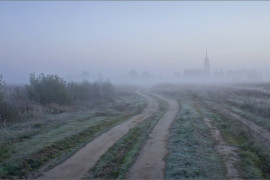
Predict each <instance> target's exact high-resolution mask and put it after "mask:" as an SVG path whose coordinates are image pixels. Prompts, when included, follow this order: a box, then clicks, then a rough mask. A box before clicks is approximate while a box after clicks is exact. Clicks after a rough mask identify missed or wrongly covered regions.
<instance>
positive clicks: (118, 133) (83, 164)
mask: <svg viewBox="0 0 270 180" xmlns="http://www.w3.org/2000/svg"><path fill="white" fill-rule="evenodd" d="M139 94H140V95H141V96H143V97H145V98H146V99H147V101H148V105H147V107H146V108H145V110H144V111H143V112H142V113H141V114H140V115H137V116H134V117H132V118H130V119H128V120H127V121H125V122H123V123H121V124H119V125H117V126H115V127H114V128H112V129H111V130H109V131H108V132H106V133H104V134H102V135H101V136H99V137H97V138H96V139H95V140H93V141H91V142H90V143H89V144H87V145H86V146H85V147H84V148H82V149H80V150H79V151H78V152H76V153H75V154H74V155H73V156H72V157H71V158H69V159H67V160H66V161H64V162H63V163H62V164H60V165H58V166H56V167H55V168H53V169H51V170H49V171H48V172H45V173H44V174H43V176H41V177H40V179H66V178H67V179H74V178H76V179H78V178H82V177H83V176H84V175H85V174H86V173H87V172H88V171H89V169H91V168H92V167H93V166H94V165H95V164H96V162H97V161H98V159H99V158H100V157H101V156H102V155H103V154H104V153H105V152H106V151H107V150H108V149H109V148H110V147H111V146H112V145H113V144H114V143H115V142H116V141H118V140H119V139H120V138H121V137H122V136H124V135H125V134H126V133H127V132H128V131H129V129H130V128H132V127H135V125H136V124H138V123H140V122H142V121H144V120H145V119H146V118H148V117H150V116H151V115H152V114H153V113H154V112H157V111H158V102H157V100H156V99H155V98H153V97H151V96H149V95H146V94H144V93H143V94H142V93H139Z"/></svg>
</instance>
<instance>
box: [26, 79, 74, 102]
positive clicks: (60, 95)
mask: <svg viewBox="0 0 270 180" xmlns="http://www.w3.org/2000/svg"><path fill="white" fill-rule="evenodd" d="M27 94H28V96H29V99H31V100H33V101H36V102H38V103H41V104H50V103H56V104H60V105H61V104H65V103H67V102H68V101H69V98H68V94H67V89H66V82H65V81H64V80H63V79H62V78H60V77H58V76H57V75H44V74H40V75H39V76H38V77H36V76H35V74H30V85H29V86H27Z"/></svg>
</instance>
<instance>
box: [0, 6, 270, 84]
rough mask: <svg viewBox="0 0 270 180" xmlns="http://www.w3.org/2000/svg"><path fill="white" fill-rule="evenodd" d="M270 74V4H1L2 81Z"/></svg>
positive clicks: (0, 61)
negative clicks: (202, 72)
mask: <svg viewBox="0 0 270 180" xmlns="http://www.w3.org/2000/svg"><path fill="white" fill-rule="evenodd" d="M206 48H207V49H208V55H209V59H210V65H211V68H212V70H219V69H223V70H229V69H240V68H248V69H257V70H258V71H270V2H266V1H261V2H256V1H246V2H235V1H229V2H224V1H208V2H207V1H202V2H198V1H191V2H185V1H171V2H162V1H156V2H155V1H148V2H141V1H133V2H131V1H127V2H119V1H118V2H111V1H102V2H86V1H80V2H76V1H67V2H64V1H59V2H56V1H49V2H44V1H38V2H34V1H28V2H0V74H3V75H4V80H5V81H6V82H7V83H22V82H27V81H28V77H29V76H28V75H29V73H32V72H36V73H41V72H44V73H57V74H59V75H62V76H65V75H67V74H78V73H81V72H82V71H85V70H87V71H89V72H92V73H98V72H102V73H103V74H109V75H120V74H125V73H127V72H128V71H129V70H131V69H135V70H137V71H144V70H146V71H150V72H153V73H159V72H160V73H168V74H169V73H170V74H172V72H175V71H182V70H184V69H188V68H201V67H202V63H203V58H204V56H205V49H206Z"/></svg>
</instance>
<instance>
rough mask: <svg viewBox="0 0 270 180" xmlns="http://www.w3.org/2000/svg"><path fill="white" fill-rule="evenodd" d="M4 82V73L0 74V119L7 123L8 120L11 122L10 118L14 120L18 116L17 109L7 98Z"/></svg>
mask: <svg viewBox="0 0 270 180" xmlns="http://www.w3.org/2000/svg"><path fill="white" fill-rule="evenodd" d="M3 84H4V83H3V81H2V75H0V121H2V122H4V125H6V124H5V123H6V122H10V120H14V119H15V118H16V117H17V111H16V110H15V109H14V107H13V106H12V105H11V104H10V103H9V102H7V101H6V100H5V97H4V92H3V88H4V87H3V86H4V85H3Z"/></svg>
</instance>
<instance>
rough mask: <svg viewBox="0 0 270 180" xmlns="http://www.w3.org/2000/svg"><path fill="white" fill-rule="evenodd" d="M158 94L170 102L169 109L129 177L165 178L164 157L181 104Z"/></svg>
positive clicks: (156, 127)
mask: <svg viewBox="0 0 270 180" xmlns="http://www.w3.org/2000/svg"><path fill="white" fill-rule="evenodd" d="M156 96H157V97H159V98H160V99H163V100H165V101H167V102H168V104H169V107H168V111H167V112H166V113H165V115H164V116H163V117H162V118H161V119H160V120H159V122H158V123H157V125H156V126H155V128H154V129H153V131H152V133H151V134H150V138H149V139H148V140H147V142H146V144H145V145H144V147H143V148H142V150H141V152H140V155H139V156H138V158H137V160H136V162H135V163H134V165H133V166H132V167H131V169H130V171H129V172H128V174H127V178H128V179H164V169H165V161H164V157H165V156H166V154H167V153H168V150H167V139H168V134H169V128H170V125H171V124H172V122H173V121H174V119H175V117H176V115H177V112H178V109H179V105H178V103H177V102H176V101H175V100H172V99H169V98H165V97H161V96H158V95H156Z"/></svg>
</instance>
